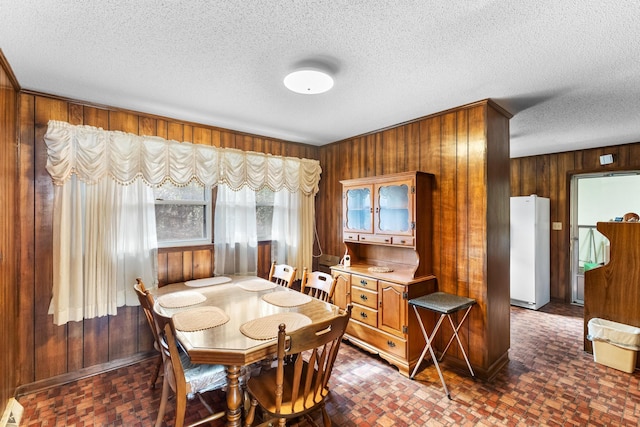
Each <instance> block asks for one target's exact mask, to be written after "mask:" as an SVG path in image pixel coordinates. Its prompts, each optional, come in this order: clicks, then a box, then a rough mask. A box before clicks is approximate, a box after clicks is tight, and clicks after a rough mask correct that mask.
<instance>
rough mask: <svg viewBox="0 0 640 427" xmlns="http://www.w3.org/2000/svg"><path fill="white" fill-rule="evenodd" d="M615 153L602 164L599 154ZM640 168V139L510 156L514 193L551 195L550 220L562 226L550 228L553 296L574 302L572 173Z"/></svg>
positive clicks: (518, 194) (512, 194) (512, 193)
mask: <svg viewBox="0 0 640 427" xmlns="http://www.w3.org/2000/svg"><path fill="white" fill-rule="evenodd" d="M603 154H614V158H615V161H614V163H613V164H611V165H605V166H602V165H600V156H601V155H603ZM625 170H640V143H639V142H636V143H632V144H625V145H617V146H610V147H600V148H592V149H587V150H579V151H568V152H562V153H554V154H545V155H539V156H528V157H520V158H515V159H511V196H527V195H529V194H532V193H536V194H538V195H539V196H542V197H549V198H550V201H551V222H560V223H562V230H552V231H551V248H550V255H551V298H552V299H554V300H559V301H564V302H571V277H570V262H571V259H570V256H571V255H570V202H571V201H570V200H569V198H570V193H569V186H570V180H571V177H572V176H573V175H577V174H585V173H597V172H614V171H625Z"/></svg>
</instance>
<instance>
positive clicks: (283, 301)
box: [262, 291, 311, 307]
mask: <svg viewBox="0 0 640 427" xmlns="http://www.w3.org/2000/svg"><path fill="white" fill-rule="evenodd" d="M262 299H263V300H264V301H266V302H268V303H269V304H273V305H277V306H278V307H296V306H298V305H302V304H306V303H308V302H310V301H311V297H310V296H309V295H306V294H303V293H302V292H296V291H293V292H271V293H268V294H266V295H263V296H262Z"/></svg>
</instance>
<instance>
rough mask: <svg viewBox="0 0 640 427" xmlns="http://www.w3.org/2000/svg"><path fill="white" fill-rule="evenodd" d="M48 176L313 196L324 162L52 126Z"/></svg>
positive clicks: (47, 138)
mask: <svg viewBox="0 0 640 427" xmlns="http://www.w3.org/2000/svg"><path fill="white" fill-rule="evenodd" d="M45 142H46V144H47V148H48V158H47V171H48V172H49V173H50V174H51V177H52V178H53V183H54V184H55V185H62V184H64V183H65V182H66V181H67V180H69V179H70V177H71V176H72V175H74V174H75V175H76V176H77V177H78V179H80V180H81V181H83V182H85V183H87V184H92V183H96V182H98V181H99V180H100V179H102V178H103V177H106V176H108V177H110V178H112V179H113V180H115V181H116V182H118V183H120V184H123V185H126V184H130V183H132V182H133V181H134V180H135V179H136V178H138V177H142V179H144V181H145V182H146V183H147V184H149V185H151V186H159V185H162V183H164V182H165V181H167V180H169V181H171V182H173V183H174V184H175V185H185V184H188V183H189V182H190V181H192V180H197V181H198V182H200V183H201V184H203V185H205V186H207V187H213V186H215V185H217V184H226V185H228V186H229V188H231V189H232V190H239V189H240V188H242V187H243V186H248V187H249V188H251V189H253V190H259V189H261V188H263V187H264V186H266V187H269V188H270V189H271V190H273V191H279V190H282V189H287V190H288V191H290V192H298V191H300V192H302V193H303V194H304V195H307V196H314V195H315V194H316V193H317V192H318V183H319V182H320V174H321V172H322V169H321V168H320V162H318V161H317V160H311V159H300V158H296V157H283V156H274V155H271V154H264V153H257V152H252V151H242V150H238V149H235V148H219V147H212V146H208V145H202V144H192V143H189V142H177V141H168V140H165V139H162V138H159V137H155V136H138V135H134V134H130V133H124V132H120V131H105V130H102V129H100V128H95V127H92V126H81V125H71V124H69V123H66V122H60V121H54V120H52V121H50V122H49V126H48V128H47V133H46V135H45Z"/></svg>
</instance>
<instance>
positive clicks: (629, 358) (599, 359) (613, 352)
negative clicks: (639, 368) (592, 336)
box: [593, 341, 638, 374]
mask: <svg viewBox="0 0 640 427" xmlns="http://www.w3.org/2000/svg"><path fill="white" fill-rule="evenodd" d="M637 356H638V352H637V351H635V350H628V349H626V348H622V347H618V346H616V345H613V344H609V343H608V342H604V341H593V360H594V361H595V362H596V363H600V364H602V365H606V366H608V367H610V368H614V369H618V370H620V371H623V372H627V373H629V374H631V373H633V371H634V369H635V368H636V358H637Z"/></svg>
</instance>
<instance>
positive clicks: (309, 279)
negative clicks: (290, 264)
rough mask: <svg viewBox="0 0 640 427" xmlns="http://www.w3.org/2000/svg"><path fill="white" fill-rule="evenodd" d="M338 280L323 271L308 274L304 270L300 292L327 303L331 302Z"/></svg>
mask: <svg viewBox="0 0 640 427" xmlns="http://www.w3.org/2000/svg"><path fill="white" fill-rule="evenodd" d="M336 281H337V278H336V277H333V276H332V275H331V274H328V273H323V272H321V271H312V272H308V271H307V268H306V267H305V268H304V271H303V273H302V284H301V289H300V291H301V292H302V293H305V294H307V295H310V296H312V297H314V298H318V299H319V300H322V301H325V302H331V300H332V299H333V291H334V290H335V287H336Z"/></svg>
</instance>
